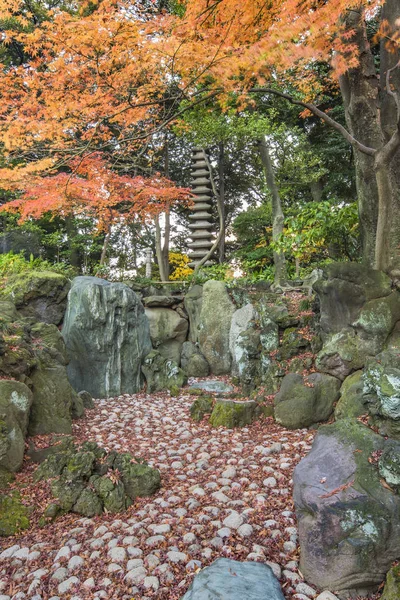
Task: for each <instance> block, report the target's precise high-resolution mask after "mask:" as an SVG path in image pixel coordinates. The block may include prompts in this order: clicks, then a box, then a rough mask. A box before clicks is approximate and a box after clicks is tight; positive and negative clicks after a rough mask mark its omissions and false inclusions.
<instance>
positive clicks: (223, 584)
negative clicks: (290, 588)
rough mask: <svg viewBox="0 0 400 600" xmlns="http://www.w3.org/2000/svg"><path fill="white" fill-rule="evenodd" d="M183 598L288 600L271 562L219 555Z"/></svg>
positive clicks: (190, 599) (200, 574) (195, 580)
mask: <svg viewBox="0 0 400 600" xmlns="http://www.w3.org/2000/svg"><path fill="white" fill-rule="evenodd" d="M181 600H284V596H283V594H282V590H281V586H280V584H279V582H278V580H277V578H276V577H275V575H274V574H273V572H272V569H271V568H270V567H269V566H268V565H264V564H261V563H257V562H239V561H236V560H230V559H229V558H219V559H218V560H216V561H215V562H213V563H212V565H210V566H209V567H206V568H205V569H203V570H202V571H200V573H199V574H198V575H196V577H195V578H194V580H193V582H192V585H191V586H190V588H189V589H188V591H187V592H186V594H185V595H184V596H183V598H182V599H181Z"/></svg>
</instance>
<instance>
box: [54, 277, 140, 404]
mask: <svg viewBox="0 0 400 600" xmlns="http://www.w3.org/2000/svg"><path fill="white" fill-rule="evenodd" d="M62 334H63V337H64V339H65V343H66V346H67V351H68V355H69V357H70V360H71V362H70V364H69V365H68V377H69V380H70V382H71V384H72V386H73V387H74V389H75V390H77V391H80V390H87V391H88V392H89V393H90V394H92V395H93V396H94V397H96V398H105V397H109V396H117V395H119V394H122V393H128V394H131V393H136V392H138V391H139V390H140V389H141V387H142V381H143V380H142V373H141V363H142V360H143V359H144V357H145V356H146V355H147V354H148V353H149V352H150V350H151V340H150V329H149V324H148V320H147V317H146V315H145V314H144V308H143V305H142V303H141V301H140V300H139V298H138V296H137V295H136V294H135V293H134V292H133V291H132V290H130V289H129V288H128V287H127V286H126V285H124V284H122V283H109V282H107V281H104V280H103V279H98V278H96V277H76V278H75V279H74V280H73V282H72V288H71V291H70V292H69V294H68V307H67V313H66V316H65V321H64V327H63V331H62Z"/></svg>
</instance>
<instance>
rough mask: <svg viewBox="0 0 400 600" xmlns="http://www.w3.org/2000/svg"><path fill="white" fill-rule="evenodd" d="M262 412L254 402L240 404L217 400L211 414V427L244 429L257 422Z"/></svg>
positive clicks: (234, 401)
mask: <svg viewBox="0 0 400 600" xmlns="http://www.w3.org/2000/svg"><path fill="white" fill-rule="evenodd" d="M261 414H262V411H261V409H260V407H259V405H258V404H257V402H254V401H246V402H241V401H238V400H223V399H218V400H217V401H216V403H215V406H214V409H213V411H212V413H211V417H210V423H211V425H212V427H227V428H228V429H233V428H234V427H246V425H250V423H253V421H255V420H257V419H258V418H259V417H260V415H261Z"/></svg>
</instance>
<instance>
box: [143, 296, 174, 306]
mask: <svg viewBox="0 0 400 600" xmlns="http://www.w3.org/2000/svg"><path fill="white" fill-rule="evenodd" d="M179 302H182V298H180V297H177V296H147V297H146V298H143V304H144V305H145V307H146V308H147V307H149V308H159V307H162V308H170V307H171V306H174V305H175V304H179Z"/></svg>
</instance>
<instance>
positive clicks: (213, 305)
mask: <svg viewBox="0 0 400 600" xmlns="http://www.w3.org/2000/svg"><path fill="white" fill-rule="evenodd" d="M234 312H235V307H234V305H233V303H232V301H231V299H230V298H229V295H228V292H227V289H226V285H225V284H224V283H223V282H222V281H213V280H211V281H207V282H206V283H205V284H204V286H203V303H202V307H201V313H200V326H199V327H200V336H199V341H200V349H201V351H202V353H203V354H204V356H205V357H206V359H207V362H208V364H209V365H210V369H211V372H212V373H214V374H215V375H224V374H226V373H229V372H230V369H231V363H232V359H231V354H230V351H229V333H230V329H231V320H232V316H233V313H234Z"/></svg>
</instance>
